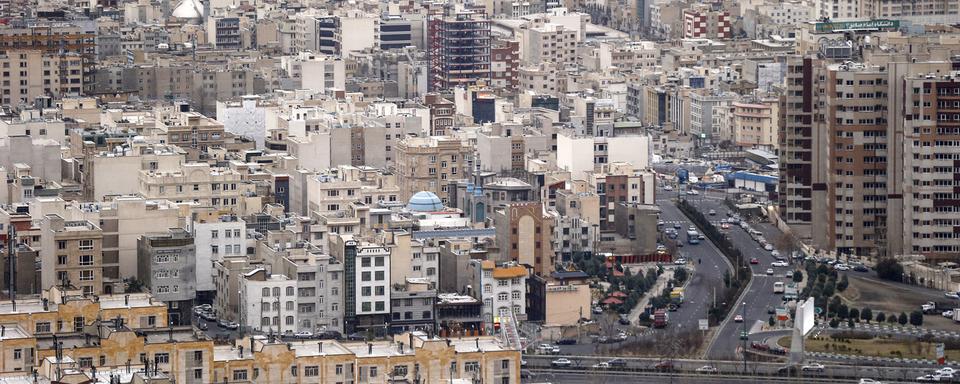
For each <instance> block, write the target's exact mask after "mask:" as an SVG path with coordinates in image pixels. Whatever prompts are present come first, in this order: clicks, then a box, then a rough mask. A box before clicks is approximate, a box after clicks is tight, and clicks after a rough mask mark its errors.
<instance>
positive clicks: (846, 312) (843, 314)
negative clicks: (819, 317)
mask: <svg viewBox="0 0 960 384" xmlns="http://www.w3.org/2000/svg"><path fill="white" fill-rule="evenodd" d="M837 317H839V318H841V319H846V318H848V317H850V308H847V305H846V304H840V308H839V309H837Z"/></svg>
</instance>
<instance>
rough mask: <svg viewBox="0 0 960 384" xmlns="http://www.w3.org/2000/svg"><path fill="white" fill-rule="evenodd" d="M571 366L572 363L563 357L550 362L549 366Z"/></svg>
mask: <svg viewBox="0 0 960 384" xmlns="http://www.w3.org/2000/svg"><path fill="white" fill-rule="evenodd" d="M571 365H573V362H572V361H570V359H567V358H565V357H561V358H559V359H556V360H554V361H551V362H550V366H551V367H554V368H568V367H570V366H571Z"/></svg>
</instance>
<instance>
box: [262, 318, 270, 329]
mask: <svg viewBox="0 0 960 384" xmlns="http://www.w3.org/2000/svg"><path fill="white" fill-rule="evenodd" d="M260 325H261V326H264V327H266V326H268V325H270V318H269V317H264V318H262V319H260Z"/></svg>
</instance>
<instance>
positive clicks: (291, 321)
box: [286, 316, 293, 325]
mask: <svg viewBox="0 0 960 384" xmlns="http://www.w3.org/2000/svg"><path fill="white" fill-rule="evenodd" d="M286 323H287V325H293V316H287V319H286Z"/></svg>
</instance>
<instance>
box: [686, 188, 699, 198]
mask: <svg viewBox="0 0 960 384" xmlns="http://www.w3.org/2000/svg"><path fill="white" fill-rule="evenodd" d="M687 194H688V195H694V196H696V195H699V194H700V192H697V190H696V189H690V190H687Z"/></svg>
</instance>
